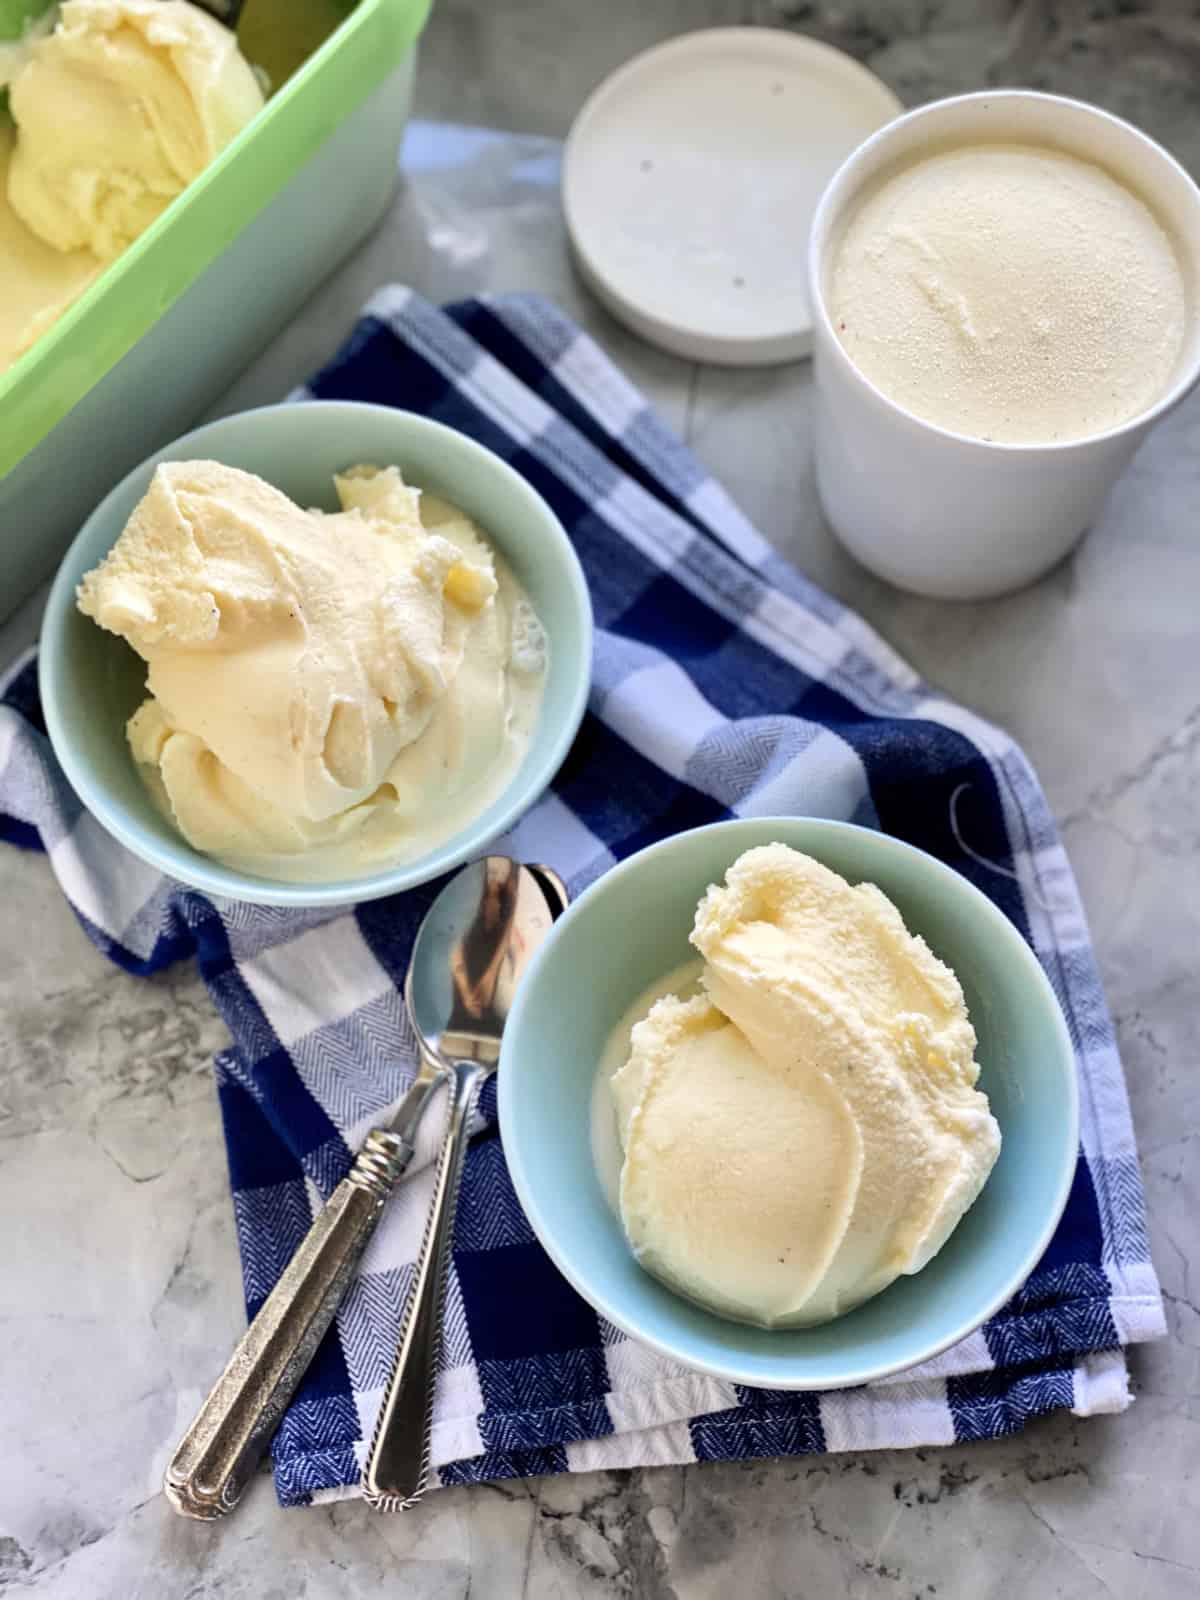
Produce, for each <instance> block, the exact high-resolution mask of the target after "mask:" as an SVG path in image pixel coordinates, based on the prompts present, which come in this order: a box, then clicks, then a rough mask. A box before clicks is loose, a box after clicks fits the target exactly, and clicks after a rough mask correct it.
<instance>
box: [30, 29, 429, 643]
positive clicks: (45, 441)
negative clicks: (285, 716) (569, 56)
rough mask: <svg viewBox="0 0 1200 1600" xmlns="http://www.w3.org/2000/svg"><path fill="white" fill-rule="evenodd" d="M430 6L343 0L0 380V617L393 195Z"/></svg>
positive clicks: (224, 382) (210, 397) (269, 334)
mask: <svg viewBox="0 0 1200 1600" xmlns="http://www.w3.org/2000/svg"><path fill="white" fill-rule="evenodd" d="M430 4H431V0H359V4H358V5H357V6H356V7H355V9H354V10H353V11H352V12H351V13H350V14H349V15H348V16H347V17H346V19H345V21H344V22H343V23H341V25H340V26H339V27H338V28H337V30H336V31H335V32H334V33H332V34H331V35H330V36H329V38H328V39H327V40H326V41H325V43H324V44H323V45H321V47H320V48H319V49H318V50H317V51H316V52H315V53H314V54H313V55H312V56H311V57H310V58H309V60H308V61H307V62H306V63H305V64H304V65H303V66H302V67H301V68H300V70H299V71H298V72H297V73H296V74H295V75H294V76H293V77H292V78H290V79H289V80H288V82H287V83H286V84H284V86H283V87H282V88H281V89H280V90H279V91H278V92H277V93H276V94H275V95H273V96H272V98H271V100H270V101H269V102H268V104H267V106H266V107H265V109H264V110H263V111H262V112H260V113H259V115H258V116H257V117H256V118H255V119H254V121H253V122H252V123H251V124H250V125H249V126H248V127H246V128H245V129H243V131H242V132H241V134H239V135H238V137H237V138H236V139H235V140H234V141H233V143H232V144H230V145H229V146H228V148H227V149H225V150H224V151H223V152H222V153H221V155H220V156H218V158H217V159H216V161H214V162H213V163H212V165H211V166H210V167H208V168H207V169H206V170H205V172H203V173H202V174H201V176H200V177H199V178H197V179H196V180H195V181H194V182H193V183H192V184H191V185H189V187H188V188H187V189H186V190H185V192H184V193H183V194H181V195H180V196H179V198H178V199H177V200H176V201H175V202H174V203H173V204H172V205H171V206H169V207H168V208H167V210H166V211H164V212H163V214H162V216H161V217H159V218H158V219H157V221H155V223H154V224H153V225H152V226H151V227H150V228H148V229H147V231H146V232H145V233H144V234H143V235H142V237H141V238H140V239H138V240H137V242H136V243H135V244H134V245H133V246H132V247H131V248H130V249H128V250H127V251H125V253H124V254H123V255H122V256H120V257H119V258H118V259H117V260H116V261H114V262H113V263H112V265H111V266H110V267H109V268H108V270H107V271H106V272H104V273H103V274H102V275H101V276H100V277H99V278H98V279H97V280H96V282H95V283H94V284H92V285H91V287H90V288H89V289H88V291H87V293H86V294H84V295H83V296H81V298H80V299H79V300H78V301H77V302H76V303H75V304H74V305H73V306H71V307H70V309H69V310H68V311H66V312H65V313H64V314H63V316H62V317H61V318H60V319H59V320H58V321H57V322H56V323H55V325H54V326H53V328H51V329H50V331H49V332H48V333H47V334H45V335H44V337H43V338H41V339H39V340H38V342H37V343H36V344H35V345H34V346H33V347H32V349H30V350H29V351H28V352H27V353H26V354H25V355H24V356H23V357H22V358H21V359H20V360H19V361H17V362H16V363H15V364H14V365H13V366H12V367H10V368H9V370H8V371H7V372H6V373H3V374H0V618H2V617H3V616H5V615H7V613H8V612H9V611H11V610H12V609H13V608H14V607H15V606H16V605H17V604H19V603H20V601H21V600H23V599H24V598H25V597H26V595H28V594H29V593H31V592H32V590H33V589H34V588H35V587H36V586H37V584H38V583H40V582H41V581H42V580H43V579H44V578H46V577H48V576H49V574H50V573H51V571H52V570H53V568H54V566H55V564H56V562H57V561H58V558H59V556H60V555H61V554H62V552H63V551H64V550H65V549H66V547H67V545H68V544H69V543H70V541H71V539H72V538H73V537H74V535H75V533H76V531H77V530H78V527H79V525H80V523H81V522H82V521H83V520H84V518H85V517H86V516H87V515H88V513H89V512H90V511H91V509H92V507H93V506H94V505H95V504H96V502H97V501H98V500H99V499H100V498H101V497H102V496H103V495H104V494H105V493H106V492H107V490H108V489H110V488H111V487H112V485H113V484H114V483H115V482H117V481H118V479H120V478H121V477H122V476H123V475H124V474H125V473H126V472H127V471H128V470H129V469H130V468H131V467H132V466H134V465H136V463H137V462H138V461H140V460H141V459H142V458H143V457H144V456H145V455H146V454H147V453H148V452H149V451H152V450H154V449H157V448H158V447H159V446H160V445H162V444H164V443H166V442H167V440H169V439H171V438H173V437H175V435H177V434H178V433H180V432H181V431H182V430H183V429H185V428H186V427H187V426H188V424H189V423H191V422H192V421H194V420H195V418H196V417H197V416H198V415H199V414H200V413H201V412H202V411H203V410H204V409H205V408H206V407H207V406H209V405H211V404H212V402H213V401H214V400H215V399H216V398H217V396H218V395H219V394H220V393H221V392H222V390H223V389H225V388H226V387H227V386H228V384H229V383H230V381H231V380H232V378H233V377H234V375H235V374H236V373H237V372H238V371H240V370H241V368H242V367H244V366H245V365H246V364H247V363H248V362H249V361H250V360H251V359H252V358H253V357H254V356H255V355H256V354H257V353H258V351H259V350H260V349H261V348H262V347H263V346H264V345H265V344H267V343H268V342H269V341H270V340H271V339H272V338H273V337H274V335H275V334H276V333H278V331H279V330H280V329H281V328H282V327H283V326H284V325H285V324H286V323H287V322H288V321H289V320H290V319H291V317H292V316H293V315H294V314H295V312H296V311H297V310H298V308H299V307H300V306H301V305H302V304H303V302H304V301H305V300H306V299H307V298H308V296H309V295H310V294H311V293H312V291H313V290H314V289H315V288H316V286H317V284H318V283H319V282H320V281H321V280H322V279H323V278H324V277H326V276H327V275H328V274H329V273H330V272H331V271H332V270H333V268H334V267H335V266H336V265H337V264H338V263H339V262H340V261H341V260H342V259H343V258H344V257H345V256H346V255H347V254H348V253H349V252H350V251H351V250H352V249H353V248H354V246H355V245H357V244H358V243H359V241H360V240H361V239H362V238H363V237H364V236H365V235H366V234H367V233H368V232H369V231H370V229H371V228H372V227H373V226H374V224H375V223H376V222H377V221H378V220H379V218H380V216H381V215H382V213H383V212H384V210H385V209H386V207H387V205H388V203H389V201H390V199H391V196H392V194H393V192H394V189H395V184H396V180H397V172H398V158H399V149H400V141H401V138H402V136H403V132H404V125H405V122H406V121H407V118H408V111H409V105H410V102H411V89H412V75H413V67H414V59H415V57H414V46H415V43H416V40H417V37H418V35H419V34H420V31H421V29H422V27H423V26H424V23H425V19H426V17H427V15H428V13H429V9H430Z"/></svg>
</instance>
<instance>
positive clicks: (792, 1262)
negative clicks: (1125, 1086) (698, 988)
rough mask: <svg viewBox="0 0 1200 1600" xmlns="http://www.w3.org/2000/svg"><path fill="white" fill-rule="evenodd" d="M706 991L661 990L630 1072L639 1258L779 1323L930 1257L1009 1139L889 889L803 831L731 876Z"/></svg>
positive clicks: (714, 927)
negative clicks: (855, 874) (843, 864)
mask: <svg viewBox="0 0 1200 1600" xmlns="http://www.w3.org/2000/svg"><path fill="white" fill-rule="evenodd" d="M692 942H693V944H694V945H695V946H696V948H697V949H698V950H699V952H700V953H701V955H702V956H703V958H704V967H703V973H702V983H703V990H704V992H703V994H702V995H701V996H699V997H698V998H694V999H690V1000H679V999H676V998H674V997H673V996H668V997H666V998H664V999H660V1000H659V1001H658V1002H657V1003H656V1004H655V1005H654V1006H653V1007H652V1008H651V1010H650V1012H649V1014H648V1015H647V1016H646V1018H645V1020H643V1021H642V1022H640V1023H639V1024H638V1025H637V1026H635V1027H634V1029H633V1033H632V1049H631V1052H630V1057H629V1060H628V1062H627V1063H626V1064H625V1066H623V1067H622V1069H621V1070H620V1072H618V1073H617V1074H616V1075H615V1077H614V1078H613V1081H612V1089H613V1095H614V1100H615V1104H616V1107H617V1117H618V1123H619V1128H620V1134H621V1140H622V1144H623V1147H624V1164H623V1166H622V1171H621V1181H620V1205H621V1216H622V1221H623V1224H624V1227H625V1230H626V1233H627V1235H628V1237H629V1240H630V1243H631V1245H632V1247H633V1250H634V1252H635V1254H636V1255H637V1257H638V1259H639V1261H640V1262H641V1263H642V1264H643V1265H644V1266H646V1268H647V1269H648V1270H649V1271H651V1272H653V1273H655V1274H656V1275H657V1276H658V1277H660V1278H662V1279H663V1280H664V1281H665V1282H667V1283H669V1284H670V1285H671V1286H672V1287H674V1288H676V1289H678V1290H680V1291H681V1292H682V1293H684V1294H686V1295H688V1296H689V1297H690V1298H692V1299H694V1300H697V1301H699V1302H700V1303H702V1304H704V1305H707V1306H710V1307H712V1308H713V1309H714V1310H717V1311H720V1312H722V1313H724V1314H726V1315H729V1316H733V1317H737V1318H739V1319H741V1320H744V1321H747V1322H754V1323H759V1324H762V1325H764V1326H768V1327H772V1326H790V1325H791V1326H794V1325H801V1324H807V1323H815V1322H823V1321H826V1320H828V1319H829V1318H831V1317H835V1316H838V1315H840V1314H841V1313H842V1312H844V1311H847V1310H849V1309H850V1308H851V1307H853V1306H855V1305H857V1304H859V1303H860V1302H861V1301H863V1300H865V1299H867V1298H869V1297H870V1296H871V1295H874V1294H877V1293H878V1292H879V1291H880V1290H881V1289H883V1288H885V1287H886V1286H887V1285H888V1284H889V1283H891V1282H892V1281H893V1279H895V1278H896V1277H898V1276H899V1275H900V1274H902V1273H912V1272H918V1271H920V1269H921V1268H922V1267H923V1266H924V1265H925V1264H926V1262H928V1261H929V1260H930V1259H931V1257H932V1256H933V1255H935V1254H936V1252H937V1251H938V1250H939V1249H940V1248H941V1247H942V1245H943V1244H944V1243H945V1241H946V1239H947V1238H948V1237H949V1235H950V1233H951V1232H952V1231H953V1229H954V1227H955V1225H956V1224H957V1223H958V1221H959V1220H960V1218H961V1217H962V1216H963V1215H964V1213H965V1212H966V1211H967V1209H968V1207H969V1206H970V1205H971V1204H972V1202H973V1201H974V1200H975V1198H976V1196H977V1195H978V1193H979V1191H980V1189H981V1188H982V1186H983V1184H984V1181H985V1180H986V1178H987V1175H988V1173H989V1172H990V1170H991V1168H992V1166H993V1164H994V1162H995V1160H996V1157H997V1155H998V1153H999V1148H1000V1132H999V1129H998V1127H997V1125H996V1122H995V1119H994V1118H993V1117H992V1115H991V1112H990V1110H989V1108H988V1103H987V1098H986V1096H985V1095H983V1094H982V1093H981V1092H980V1091H979V1090H978V1089H977V1088H976V1087H975V1085H976V1080H977V1078H978V1075H979V1068H978V1065H977V1064H976V1062H975V1059H974V1052H975V1032H974V1029H973V1028H972V1026H971V1023H970V1019H969V1017H968V1015H967V1009H966V1004H965V1002H964V999H963V994H962V988H961V986H960V984H959V982H958V979H957V978H956V977H955V975H954V973H953V972H952V971H951V970H950V969H949V968H948V967H947V966H945V965H944V964H943V963H942V962H940V961H939V960H938V959H937V958H936V957H935V956H934V955H933V954H932V952H931V951H930V950H929V948H928V947H927V945H926V944H925V943H924V941H923V940H921V939H920V938H918V937H916V936H914V935H912V934H910V933H909V932H908V931H907V929H906V928H905V926H904V923H903V921H902V919H901V917H900V914H899V912H898V911H897V910H896V908H895V907H894V906H893V905H892V904H891V902H890V901H889V900H888V899H887V898H886V897H885V896H884V895H883V894H882V893H881V892H880V890H878V889H877V888H875V887H874V886H873V885H871V884H860V885H858V886H857V887H852V886H851V885H850V884H848V883H847V882H846V881H845V880H844V879H843V878H841V877H839V876H838V875H837V874H836V873H834V872H831V871H830V870H829V869H828V868H827V867H824V866H822V865H821V864H820V863H819V862H817V861H814V860H812V859H811V858H810V857H808V856H805V855H801V854H800V853H799V852H797V851H795V850H792V849H789V848H788V847H787V846H784V845H778V844H776V845H769V846H765V847H763V848H759V849H754V850H750V851H747V852H746V853H745V854H744V855H743V856H741V857H740V858H739V859H738V860H737V861H736V862H735V863H734V865H733V866H732V867H731V868H730V869H729V872H728V874H727V875H726V881H725V883H724V884H723V885H721V886H718V887H714V888H711V889H710V890H709V891H708V893H707V895H706V896H705V898H704V900H703V901H702V902H701V904H700V906H699V909H698V910H697V913H696V923H695V928H694V930H693V934H692Z"/></svg>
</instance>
